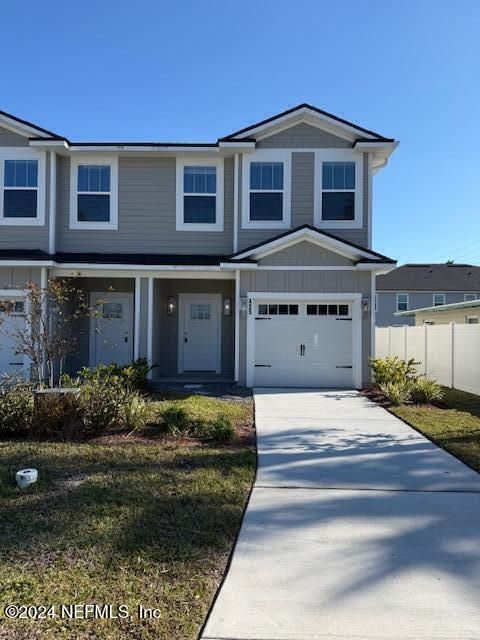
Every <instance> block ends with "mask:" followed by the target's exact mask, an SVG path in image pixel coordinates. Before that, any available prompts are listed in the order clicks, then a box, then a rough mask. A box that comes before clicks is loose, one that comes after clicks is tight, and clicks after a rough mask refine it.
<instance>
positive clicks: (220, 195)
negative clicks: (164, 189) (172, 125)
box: [175, 157, 224, 231]
mask: <svg viewBox="0 0 480 640" xmlns="http://www.w3.org/2000/svg"><path fill="white" fill-rule="evenodd" d="M186 166H197V167H198V166H211V167H215V169H216V172H217V175H216V185H217V189H216V193H205V194H203V193H197V194H195V193H189V194H185V193H184V190H183V172H184V168H185V167H186ZM175 192H176V206H175V210H176V227H175V228H176V230H177V231H223V229H224V161H223V158H198V157H195V158H188V157H187V158H185V157H177V159H176V189H175ZM185 195H191V196H211V197H214V198H215V222H214V223H208V222H202V223H193V222H184V221H183V220H184V218H183V203H184V196H185Z"/></svg>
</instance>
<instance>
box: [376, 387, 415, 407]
mask: <svg viewBox="0 0 480 640" xmlns="http://www.w3.org/2000/svg"><path fill="white" fill-rule="evenodd" d="M380 391H381V392H382V393H383V395H384V396H385V398H387V400H389V401H390V402H391V403H392V404H393V405H395V406H398V405H399V404H404V403H405V402H408V401H409V400H410V384H409V383H405V382H385V384H381V385H380Z"/></svg>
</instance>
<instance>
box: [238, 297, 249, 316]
mask: <svg viewBox="0 0 480 640" xmlns="http://www.w3.org/2000/svg"><path fill="white" fill-rule="evenodd" d="M247 304H248V298H247V296H242V297H241V298H240V311H241V312H242V314H243V315H245V314H246V313H247Z"/></svg>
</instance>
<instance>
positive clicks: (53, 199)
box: [48, 151, 57, 255]
mask: <svg viewBox="0 0 480 640" xmlns="http://www.w3.org/2000/svg"><path fill="white" fill-rule="evenodd" d="M56 209H57V154H56V153H55V152H54V151H51V152H50V208H49V216H48V253H49V254H50V255H53V254H54V253H55V252H56V235H57V233H56V232H57V217H56Z"/></svg>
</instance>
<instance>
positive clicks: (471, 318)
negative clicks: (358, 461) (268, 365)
mask: <svg viewBox="0 0 480 640" xmlns="http://www.w3.org/2000/svg"><path fill="white" fill-rule="evenodd" d="M466 323H467V324H478V316H467V318H466Z"/></svg>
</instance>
